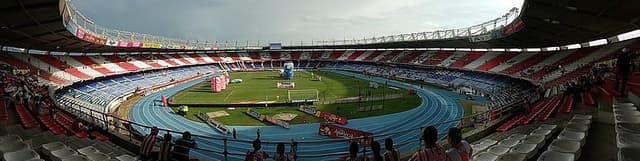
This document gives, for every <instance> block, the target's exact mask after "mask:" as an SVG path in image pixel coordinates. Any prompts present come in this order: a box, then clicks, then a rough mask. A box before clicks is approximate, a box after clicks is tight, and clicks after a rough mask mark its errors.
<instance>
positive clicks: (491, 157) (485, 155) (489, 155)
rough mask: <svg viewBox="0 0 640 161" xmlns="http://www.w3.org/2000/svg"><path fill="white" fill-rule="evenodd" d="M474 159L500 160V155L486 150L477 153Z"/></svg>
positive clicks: (480, 160)
mask: <svg viewBox="0 0 640 161" xmlns="http://www.w3.org/2000/svg"><path fill="white" fill-rule="evenodd" d="M473 160H474V161H495V160H498V156H497V155H495V154H492V153H488V152H484V153H480V154H478V155H476V156H475V157H474V158H473Z"/></svg>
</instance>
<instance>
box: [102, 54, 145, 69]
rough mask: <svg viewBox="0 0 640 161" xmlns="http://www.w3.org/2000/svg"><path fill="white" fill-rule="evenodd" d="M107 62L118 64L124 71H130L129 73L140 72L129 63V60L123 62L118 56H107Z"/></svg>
mask: <svg viewBox="0 0 640 161" xmlns="http://www.w3.org/2000/svg"><path fill="white" fill-rule="evenodd" d="M103 57H104V58H105V59H106V60H108V61H110V62H112V63H115V64H117V65H118V66H120V67H121V68H122V69H125V70H128V71H136V70H138V67H136V66H135V65H133V64H131V63H129V61H128V60H123V59H122V58H120V57H119V56H116V55H105V56H103Z"/></svg>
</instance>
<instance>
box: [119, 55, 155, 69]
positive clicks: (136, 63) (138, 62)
mask: <svg viewBox="0 0 640 161" xmlns="http://www.w3.org/2000/svg"><path fill="white" fill-rule="evenodd" d="M125 60H127V63H129V64H131V65H133V66H135V67H136V68H138V69H148V68H153V66H151V65H149V64H147V63H146V62H143V61H144V60H138V59H136V58H134V57H132V56H131V55H128V56H127V57H126V59H125Z"/></svg>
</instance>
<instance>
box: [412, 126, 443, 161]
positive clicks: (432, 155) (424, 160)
mask: <svg viewBox="0 0 640 161" xmlns="http://www.w3.org/2000/svg"><path fill="white" fill-rule="evenodd" d="M422 140H424V144H425V145H424V147H422V148H420V149H419V150H418V151H416V153H414V154H413V156H411V158H410V159H409V161H451V159H450V158H449V156H448V155H447V153H446V152H445V150H444V148H443V147H442V146H440V145H438V144H437V143H436V142H437V141H438V130H437V129H436V127H434V126H429V127H427V128H425V129H424V132H423V134H422Z"/></svg>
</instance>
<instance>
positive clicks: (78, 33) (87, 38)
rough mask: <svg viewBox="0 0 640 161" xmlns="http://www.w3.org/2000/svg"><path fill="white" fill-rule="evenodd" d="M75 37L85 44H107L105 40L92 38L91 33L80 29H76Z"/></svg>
mask: <svg viewBox="0 0 640 161" xmlns="http://www.w3.org/2000/svg"><path fill="white" fill-rule="evenodd" d="M76 37H78V38H79V39H82V40H84V41H87V42H90V43H94V44H101V45H102V44H105V43H107V39H105V38H100V37H97V36H94V35H92V34H91V33H88V32H85V31H83V30H82V29H80V28H78V29H76Z"/></svg>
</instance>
